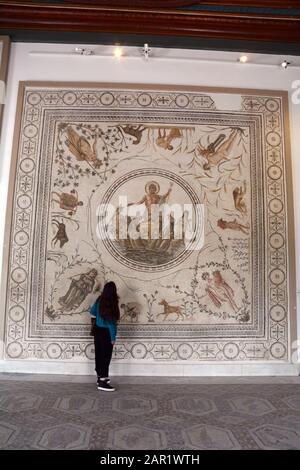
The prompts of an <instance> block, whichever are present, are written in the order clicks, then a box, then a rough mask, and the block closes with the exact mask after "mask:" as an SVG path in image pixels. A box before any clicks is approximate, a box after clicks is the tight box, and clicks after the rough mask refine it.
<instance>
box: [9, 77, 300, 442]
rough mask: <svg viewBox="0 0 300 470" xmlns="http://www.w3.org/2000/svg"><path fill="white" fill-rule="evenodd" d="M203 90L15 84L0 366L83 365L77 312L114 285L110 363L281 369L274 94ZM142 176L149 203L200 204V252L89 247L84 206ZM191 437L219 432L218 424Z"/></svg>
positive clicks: (282, 108) (281, 262) (281, 149)
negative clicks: (116, 311)
mask: <svg viewBox="0 0 300 470" xmlns="http://www.w3.org/2000/svg"><path fill="white" fill-rule="evenodd" d="M218 91H219V92H224V90H221V89H220V90H216V89H214V90H211V91H207V90H204V91H203V92H201V90H200V91H199V92H196V91H189V90H185V91H184V92H183V91H180V90H177V91H176V90H159V89H156V88H155V87H153V89H143V88H142V87H140V88H136V89H135V88H124V87H122V88H118V86H116V87H109V88H108V87H104V86H101V85H99V86H97V85H95V86H94V87H88V86H83V85H81V86H76V84H74V85H72V86H70V85H64V84H58V85H55V84H49V83H45V84H44V85H43V84H34V83H32V84H30V83H28V84H25V85H23V92H24V93H23V96H22V100H21V102H20V103H19V113H18V116H19V121H20V122H19V123H20V129H19V131H17V134H16V136H15V139H18V142H19V145H18V151H17V153H16V155H15V164H16V171H15V175H14V176H13V180H12V181H11V188H14V191H13V198H12V200H13V202H12V207H11V210H12V213H11V219H10V220H11V227H10V230H9V231H7V247H8V253H7V255H8V257H9V263H7V264H8V272H7V289H6V298H5V338H4V339H5V358H6V359H9V360H14V359H18V360H20V359H25V360H26V359H32V358H38V359H40V360H54V361H55V360H57V361H59V360H64V361H66V360H67V361H72V360H78V359H79V360H82V359H83V360H87V359H89V360H93V357H94V350H93V344H92V341H91V338H90V336H89V322H90V319H89V314H88V307H89V305H91V304H92V303H93V301H94V300H95V298H96V296H97V295H98V291H99V289H101V287H102V286H103V284H104V282H106V281H107V280H114V281H115V282H116V284H117V287H118V292H119V294H120V299H121V302H120V304H121V321H120V328H119V335H118V340H117V343H116V346H115V348H114V357H115V358H116V359H118V360H124V361H134V360H138V361H145V362H147V361H164V362H169V363H174V362H176V361H177V362H182V361H192V362H199V361H249V360H250V361H266V360H267V361H268V360H270V361H290V360H291V357H290V349H291V345H290V344H289V338H290V325H291V321H293V317H294V316H295V311H294V309H293V305H294V291H293V289H291V287H293V283H294V277H293V273H292V272H291V273H289V269H290V266H289V265H288V261H289V262H290V264H291V267H292V266H293V263H292V261H293V260H292V258H291V256H292V254H293V244H292V238H291V237H290V235H291V233H289V231H292V230H293V228H292V223H293V219H292V213H291V211H290V203H291V200H290V199H289V198H290V190H291V188H290V181H288V180H287V179H288V176H289V173H288V167H289V164H290V162H289V158H290V156H289V142H288V135H287V129H288V126H287V122H286V121H287V108H286V95H285V94H284V93H281V92H278V93H277V92H276V93H273V92H260V91H253V92H249V90H245V91H243V90H236V91H234V90H230V91H229V92H228V94H229V97H230V96H232V99H236V98H240V103H241V104H240V108H239V109H238V110H237V111H232V110H231V111H230V110H229V111H228V110H227V109H226V108H224V109H223V108H222V109H220V108H218V107H217V105H216V103H217V100H214V96H215V95H214V94H215V93H217V92H218ZM151 182H152V186H153V185H154V192H155V194H156V195H158V194H159V196H157V197H159V198H165V199H163V200H167V198H169V199H168V201H169V202H170V203H179V202H184V203H190V202H192V203H193V204H196V203H201V204H203V205H204V208H205V220H204V222H205V242H204V247H203V249H201V250H200V251H197V252H195V251H193V252H191V251H189V250H187V248H186V247H185V248H183V246H181V245H180V243H179V244H178V245H176V244H175V240H173V241H172V240H171V242H170V243H169V242H168V243H165V242H164V243H162V241H161V240H158V242H157V243H156V244H155V243H154V242H153V240H150V242H147V243H148V244H140V245H139V244H138V243H135V244H134V242H133V240H132V239H128V240H126V243H125V242H124V243H125V244H124V243H123V245H122V243H121V241H120V240H119V239H118V240H117V241H114V242H112V241H107V240H106V241H105V242H103V241H101V240H99V239H97V237H96V222H97V219H96V217H95V213H96V207H97V204H98V203H99V202H103V203H105V204H108V203H110V202H114V201H115V200H116V197H117V195H120V194H126V195H127V196H128V202H133V203H134V202H136V201H138V200H140V199H141V198H143V197H144V198H145V197H146V196H147V194H148V196H149V193H148V192H147V191H149V188H150V186H149V185H150V183H151ZM160 200H161V199H160ZM173 242H174V243H173ZM176 242H177V240H176ZM172 243H173V244H172ZM199 403H200V402H199ZM60 406H62V407H63V406H68V405H67V403H66V402H63V403H61V404H60ZM120 406H121V404H120ZM144 406H145V407H147V406H150V405H149V403H148V404H146V403H145V404H144ZM201 406H203V410H205V409H206V408H208V409H209V403H208V402H207V403H206V402H202V405H201ZM232 406H239V404H238V403H233V404H232ZM249 406H250V405H249ZM61 432H62V433H71V434H72V432H73V431H72V430H71V429H70V430H67V429H66V430H64V431H63V430H62V431H61ZM74 432H75V431H74ZM78 432H79V431H78ZM80 432H81V431H80ZM133 432H134V431H133ZM135 432H138V431H137V430H136V431H135ZM194 432H195V433H196V434H197V432H199V433H200V434H201V433H203V432H207V433H208V435H209V436H212V439H216V440H218V439H223V437H222V434H220V433H219V431H218V428H217V427H216V428H209V430H207V429H206V430H203V429H202V428H201V429H198V430H195V431H194ZM79 434H80V433H79ZM196 434H195V435H196ZM46 436H48V434H47V435H46ZM80 436H81V434H80ZM80 436H78V439H79V440H80V439H81V437H80ZM188 436H189V439H191V442H192V441H193V439H194V438H193V437H191V434H189V435H188ZM46 439H47V437H45V436H44V437H43V440H42V441H41V442H46V441H45V440H46ZM49 439H50V438H49ZM120 439H121V438H120ZM153 439H154V440H155V439H158V440H160V439H161V437H159V436H156V437H154V436H153ZM228 439H229V440H228V446H229V447H230V445H232V446H234V445H235V444H234V442H235V441H234V440H231V438H229V437H228ZM230 443H231V444H230ZM191 445H192V444H191Z"/></svg>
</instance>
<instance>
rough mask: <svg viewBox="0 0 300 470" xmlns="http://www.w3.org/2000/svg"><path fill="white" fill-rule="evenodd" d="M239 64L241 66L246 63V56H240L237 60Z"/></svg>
mask: <svg viewBox="0 0 300 470" xmlns="http://www.w3.org/2000/svg"><path fill="white" fill-rule="evenodd" d="M239 62H241V63H242V64H245V63H246V62H248V56H246V55H241V57H240V58H239Z"/></svg>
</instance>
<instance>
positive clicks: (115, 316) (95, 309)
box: [90, 282, 120, 392]
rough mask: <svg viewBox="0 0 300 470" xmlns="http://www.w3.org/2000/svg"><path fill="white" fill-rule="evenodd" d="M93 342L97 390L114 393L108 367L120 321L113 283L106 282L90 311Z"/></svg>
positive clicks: (115, 289)
mask: <svg viewBox="0 0 300 470" xmlns="http://www.w3.org/2000/svg"><path fill="white" fill-rule="evenodd" d="M90 314H91V315H92V331H93V334H94V340H95V370H96V373H97V387H98V390H103V391H105V392H114V391H115V388H114V387H112V386H111V385H110V379H109V372H108V371H109V365H110V361H111V357H112V351H113V346H114V344H115V340H116V334H117V322H118V321H119V319H120V310H119V299H118V295H117V288H116V285H115V283H114V282H107V283H106V284H105V286H104V288H103V291H102V294H101V295H100V296H99V298H98V299H97V300H96V302H95V303H94V305H93V306H92V307H91V309H90Z"/></svg>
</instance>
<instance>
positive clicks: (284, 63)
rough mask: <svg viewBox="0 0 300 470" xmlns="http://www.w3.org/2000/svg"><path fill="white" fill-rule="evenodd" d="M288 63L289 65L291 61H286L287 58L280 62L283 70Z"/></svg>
mask: <svg viewBox="0 0 300 470" xmlns="http://www.w3.org/2000/svg"><path fill="white" fill-rule="evenodd" d="M289 65H291V63H290V62H288V61H287V60H284V61H283V62H281V67H282V68H283V69H284V70H286V69H287V68H288V66H289Z"/></svg>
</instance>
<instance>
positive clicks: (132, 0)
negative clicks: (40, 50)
mask: <svg viewBox="0 0 300 470" xmlns="http://www.w3.org/2000/svg"><path fill="white" fill-rule="evenodd" d="M11 3H18V0H14V1H12V2H11ZM28 3H29V2H28ZM49 3H50V2H49ZM60 3H65V4H79V5H80V4H81V5H95V6H105V7H125V8H130V7H133V8H136V7H138V8H153V7H155V4H156V3H159V8H160V9H161V8H184V7H193V6H198V5H214V6H216V5H217V6H221V7H226V6H238V7H249V8H251V7H260V8H273V9H274V8H283V9H287V8H300V2H299V0H286V1H284V0H251V2H249V3H251V4H248V5H247V4H245V1H244V0H202V1H200V0H194V1H193V0H159V1H157V2H156V1H155V0H61V2H60Z"/></svg>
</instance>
